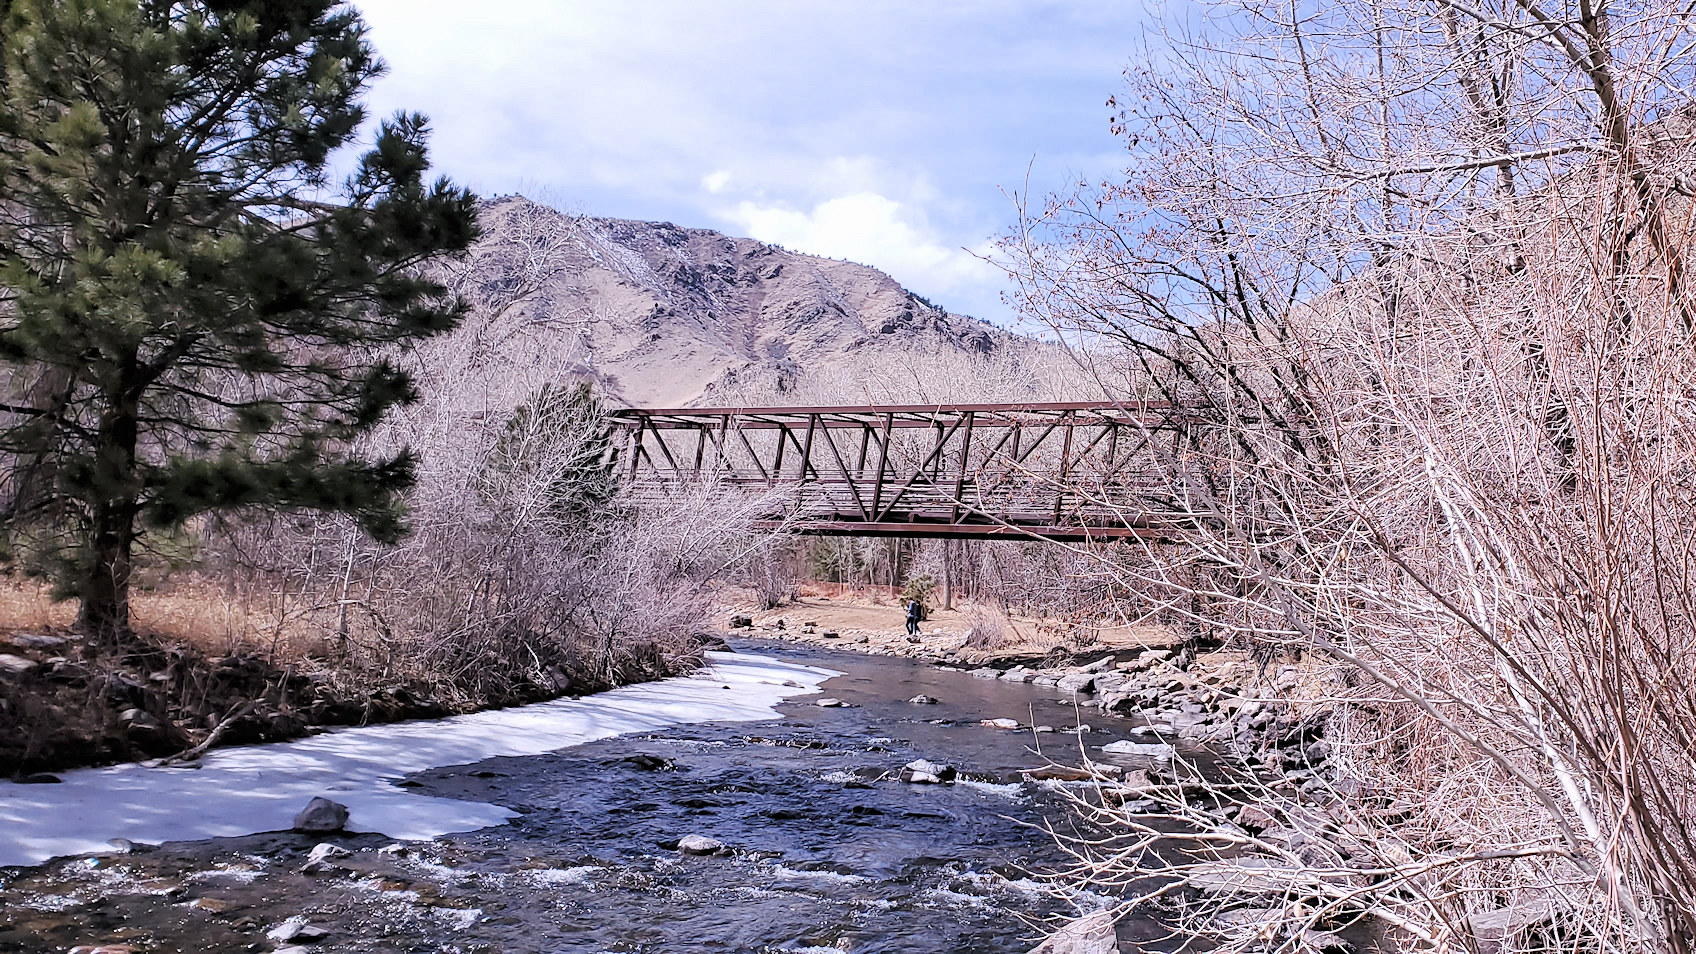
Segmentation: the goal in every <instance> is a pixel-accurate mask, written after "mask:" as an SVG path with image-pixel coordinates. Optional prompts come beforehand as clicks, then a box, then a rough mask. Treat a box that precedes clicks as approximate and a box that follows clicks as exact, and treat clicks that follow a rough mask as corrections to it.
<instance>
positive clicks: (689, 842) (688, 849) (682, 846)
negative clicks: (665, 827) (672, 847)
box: [677, 835, 730, 855]
mask: <svg viewBox="0 0 1696 954" xmlns="http://www.w3.org/2000/svg"><path fill="white" fill-rule="evenodd" d="M677 850H678V851H679V852H680V853H682V854H685V855H725V854H729V853H730V849H729V848H728V847H727V846H726V845H725V843H724V842H722V841H719V840H718V839H717V838H708V837H707V836H705V835H684V836H683V837H682V838H679V839H678V840H677Z"/></svg>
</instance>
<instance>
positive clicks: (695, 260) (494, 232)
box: [455, 196, 1025, 407]
mask: <svg viewBox="0 0 1696 954" xmlns="http://www.w3.org/2000/svg"><path fill="white" fill-rule="evenodd" d="M483 223H484V229H485V232H486V235H485V238H484V240H483V241H482V243H481V244H480V245H479V247H478V249H477V250H476V251H475V252H474V253H473V255H472V257H471V259H470V260H469V261H468V263H467V264H466V265H465V267H464V268H463V269H462V270H461V273H460V278H459V279H458V280H457V281H456V282H455V284H456V287H458V288H459V290H460V291H461V292H462V293H464V294H466V295H467V297H469V298H471V299H472V300H473V301H475V302H478V303H479V304H481V305H483V308H482V309H481V311H482V312H483V315H481V316H474V317H473V318H472V319H471V320H470V321H469V322H468V326H469V327H468V329H462V330H461V331H460V332H456V335H461V336H464V335H475V336H477V337H478V339H479V340H480V341H483V342H485V343H493V342H502V343H504V344H501V345H500V346H501V347H507V348H509V349H510V348H519V349H529V350H532V351H534V352H535V357H536V358H537V359H543V358H547V359H551V360H554V361H557V360H559V359H560V358H562V357H566V358H568V359H569V361H568V364H569V366H570V368H571V369H572V372H573V373H574V374H576V375H577V376H579V377H586V378H592V379H594V380H595V381H596V382H597V383H598V384H599V385H600V386H601V387H602V388H603V389H604V390H605V392H606V393H607V394H608V395H609V397H611V398H612V399H613V400H614V401H615V402H623V403H627V404H631V405H636V406H646V407H670V406H682V405H687V404H710V403H714V400H715V398H716V399H718V400H727V399H729V397H730V396H731V395H733V394H734V393H736V392H738V391H742V390H747V389H750V388H753V389H760V390H766V391H772V390H775V391H783V390H787V389H789V388H791V387H792V386H793V385H794V384H795V383H796V382H798V381H800V380H801V379H803V377H804V376H806V375H807V374H808V373H809V371H813V370H816V369H818V368H821V367H824V366H828V365H830V364H831V363H833V362H842V361H845V360H850V359H852V360H856V361H857V362H864V361H865V360H866V359H868V358H870V359H874V360H875V359H876V358H877V357H879V356H882V355H888V356H891V357H894V356H901V357H903V358H906V359H908V360H911V358H912V356H913V355H915V354H941V353H956V354H968V355H983V356H986V357H987V356H992V355H994V354H996V353H997V352H999V351H1001V350H1002V349H1006V348H1009V347H1018V346H1019V343H1020V342H1023V341H1024V340H1025V339H1021V338H1018V337H1017V336H1014V335H1010V334H1008V333H1007V332H1005V331H1002V330H1000V329H998V328H996V327H994V326H992V325H989V324H986V323H984V322H981V321H978V320H976V319H972V318H968V317H966V316H963V315H957V314H953V313H951V312H948V311H945V310H943V309H940V308H937V307H936V306H934V305H931V304H930V303H929V302H927V301H925V300H924V299H922V298H920V297H919V296H917V295H914V294H912V293H911V292H909V291H907V290H906V289H904V288H902V287H901V286H900V285H899V284H897V283H896V282H895V280H894V279H892V278H890V277H889V276H888V275H885V274H883V273H882V272H880V271H878V270H876V269H874V268H869V267H867V266H864V265H856V264H853V263H851V262H841V261H834V260H831V259H825V258H818V257H815V256H812V255H802V254H799V253H795V252H790V251H786V250H784V249H781V248H778V247H776V246H772V245H766V244H764V243H762V242H756V241H754V240H752V239H740V238H731V237H729V236H725V235H721V234H719V233H717V232H713V231H709V230H706V229H686V228H679V227H678V226H675V225H671V224H669V223H662V222H637V221H629V220H624V219H604V218H589V217H578V218H574V217H570V216H566V215H563V214H561V213H559V212H556V211H554V210H553V209H550V208H547V207H545V206H541V205H538V204H536V203H534V202H531V201H529V200H527V199H524V198H522V197H519V196H509V197H504V198H500V199H496V200H493V201H491V202H489V203H487V204H486V205H485V207H484V210H483ZM503 296H505V297H503ZM491 346H492V345H491Z"/></svg>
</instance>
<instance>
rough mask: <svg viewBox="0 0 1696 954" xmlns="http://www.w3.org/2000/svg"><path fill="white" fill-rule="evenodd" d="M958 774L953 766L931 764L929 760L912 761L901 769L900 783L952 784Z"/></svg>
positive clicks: (937, 763) (938, 763)
mask: <svg viewBox="0 0 1696 954" xmlns="http://www.w3.org/2000/svg"><path fill="white" fill-rule="evenodd" d="M959 774H960V773H959V771H958V770H956V769H955V768H954V766H952V765H944V764H942V763H941V762H932V761H931V760H930V759H914V760H913V761H911V762H908V763H907V764H906V765H904V766H902V767H901V781H903V782H906V783H908V784H909V785H937V784H940V783H945V782H952V781H954V779H955V778H956V777H958V776H959Z"/></svg>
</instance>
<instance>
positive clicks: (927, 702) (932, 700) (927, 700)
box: [907, 692, 936, 706]
mask: <svg viewBox="0 0 1696 954" xmlns="http://www.w3.org/2000/svg"><path fill="white" fill-rule="evenodd" d="M907 701H908V702H911V703H912V704H913V705H916V706H934V705H936V697H935V696H927V695H925V694H924V693H922V692H921V693H919V694H918V695H916V696H914V697H913V698H911V699H908V700H907Z"/></svg>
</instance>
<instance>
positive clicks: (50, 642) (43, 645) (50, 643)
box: [11, 633, 66, 649]
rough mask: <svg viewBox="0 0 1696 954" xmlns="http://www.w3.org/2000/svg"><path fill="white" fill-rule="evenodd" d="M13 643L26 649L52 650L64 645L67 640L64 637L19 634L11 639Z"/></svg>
mask: <svg viewBox="0 0 1696 954" xmlns="http://www.w3.org/2000/svg"><path fill="white" fill-rule="evenodd" d="M11 642H12V645H13V646H21V647H23V648H24V649H52V648H53V647H54V646H62V645H64V644H65V642H66V640H65V637H63V636H47V635H38V634H36V633H17V634H14V635H13V636H12V637H11Z"/></svg>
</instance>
